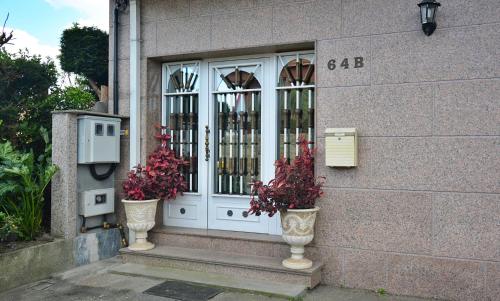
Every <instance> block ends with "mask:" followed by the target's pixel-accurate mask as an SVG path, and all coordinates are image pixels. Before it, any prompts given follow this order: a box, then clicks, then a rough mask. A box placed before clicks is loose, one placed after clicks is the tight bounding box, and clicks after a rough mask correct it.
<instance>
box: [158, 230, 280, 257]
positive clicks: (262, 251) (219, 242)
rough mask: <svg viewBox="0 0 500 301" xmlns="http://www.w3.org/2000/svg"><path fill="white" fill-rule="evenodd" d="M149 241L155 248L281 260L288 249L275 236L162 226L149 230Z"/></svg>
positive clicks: (278, 237)
mask: <svg viewBox="0 0 500 301" xmlns="http://www.w3.org/2000/svg"><path fill="white" fill-rule="evenodd" d="M149 239H150V240H151V241H152V242H154V243H155V244H156V245H163V246H165V245H167V246H172V247H181V248H190V249H210V250H214V251H223V252H232V253H238V254H243V255H252V256H269V257H283V258H285V257H286V256H288V255H289V254H290V247H289V246H288V245H287V244H286V243H285V242H284V241H283V239H282V238H281V236H279V235H269V234H259V233H244V232H236V231H221V230H207V229H193V228H181V227H165V226H162V227H158V228H155V229H153V230H152V231H150V232H149Z"/></svg>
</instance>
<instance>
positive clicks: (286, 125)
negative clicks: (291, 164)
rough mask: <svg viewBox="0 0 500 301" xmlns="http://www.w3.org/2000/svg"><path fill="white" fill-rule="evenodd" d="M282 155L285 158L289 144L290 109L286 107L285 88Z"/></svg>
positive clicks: (286, 94)
mask: <svg viewBox="0 0 500 301" xmlns="http://www.w3.org/2000/svg"><path fill="white" fill-rule="evenodd" d="M283 97H284V99H283V117H282V118H283V157H284V158H285V159H287V158H288V157H289V156H288V146H289V144H290V137H289V135H290V132H289V129H290V110H289V109H288V91H287V90H285V92H284V93H283Z"/></svg>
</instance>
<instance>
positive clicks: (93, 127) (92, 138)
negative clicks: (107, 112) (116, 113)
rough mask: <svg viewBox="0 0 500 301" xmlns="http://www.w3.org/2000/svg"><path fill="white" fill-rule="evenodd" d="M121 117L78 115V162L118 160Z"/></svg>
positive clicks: (91, 162) (116, 161)
mask: <svg viewBox="0 0 500 301" xmlns="http://www.w3.org/2000/svg"><path fill="white" fill-rule="evenodd" d="M120 123H121V119H119V118H111V117H101V116H90V115H82V116H79V117H78V164H96V163H119V162H120Z"/></svg>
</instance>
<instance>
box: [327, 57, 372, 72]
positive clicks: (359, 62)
mask: <svg viewBox="0 0 500 301" xmlns="http://www.w3.org/2000/svg"><path fill="white" fill-rule="evenodd" d="M327 66H328V69H330V70H332V71H333V70H335V69H336V68H337V60H335V59H331V60H329V61H328V64H327ZM339 66H340V67H341V68H344V69H349V66H350V65H349V59H348V58H344V59H343V60H342V62H340V65H339ZM364 66H365V63H364V58H363V57H362V56H356V57H354V66H353V68H363V67H364Z"/></svg>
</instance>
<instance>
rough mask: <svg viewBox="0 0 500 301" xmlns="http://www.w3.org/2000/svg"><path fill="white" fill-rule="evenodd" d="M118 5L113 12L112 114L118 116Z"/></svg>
mask: <svg viewBox="0 0 500 301" xmlns="http://www.w3.org/2000/svg"><path fill="white" fill-rule="evenodd" d="M118 13H119V10H118V4H117V3H115V9H114V11H113V114H115V115H117V114H118V106H119V100H118V93H119V92H118V91H119V90H118Z"/></svg>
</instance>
